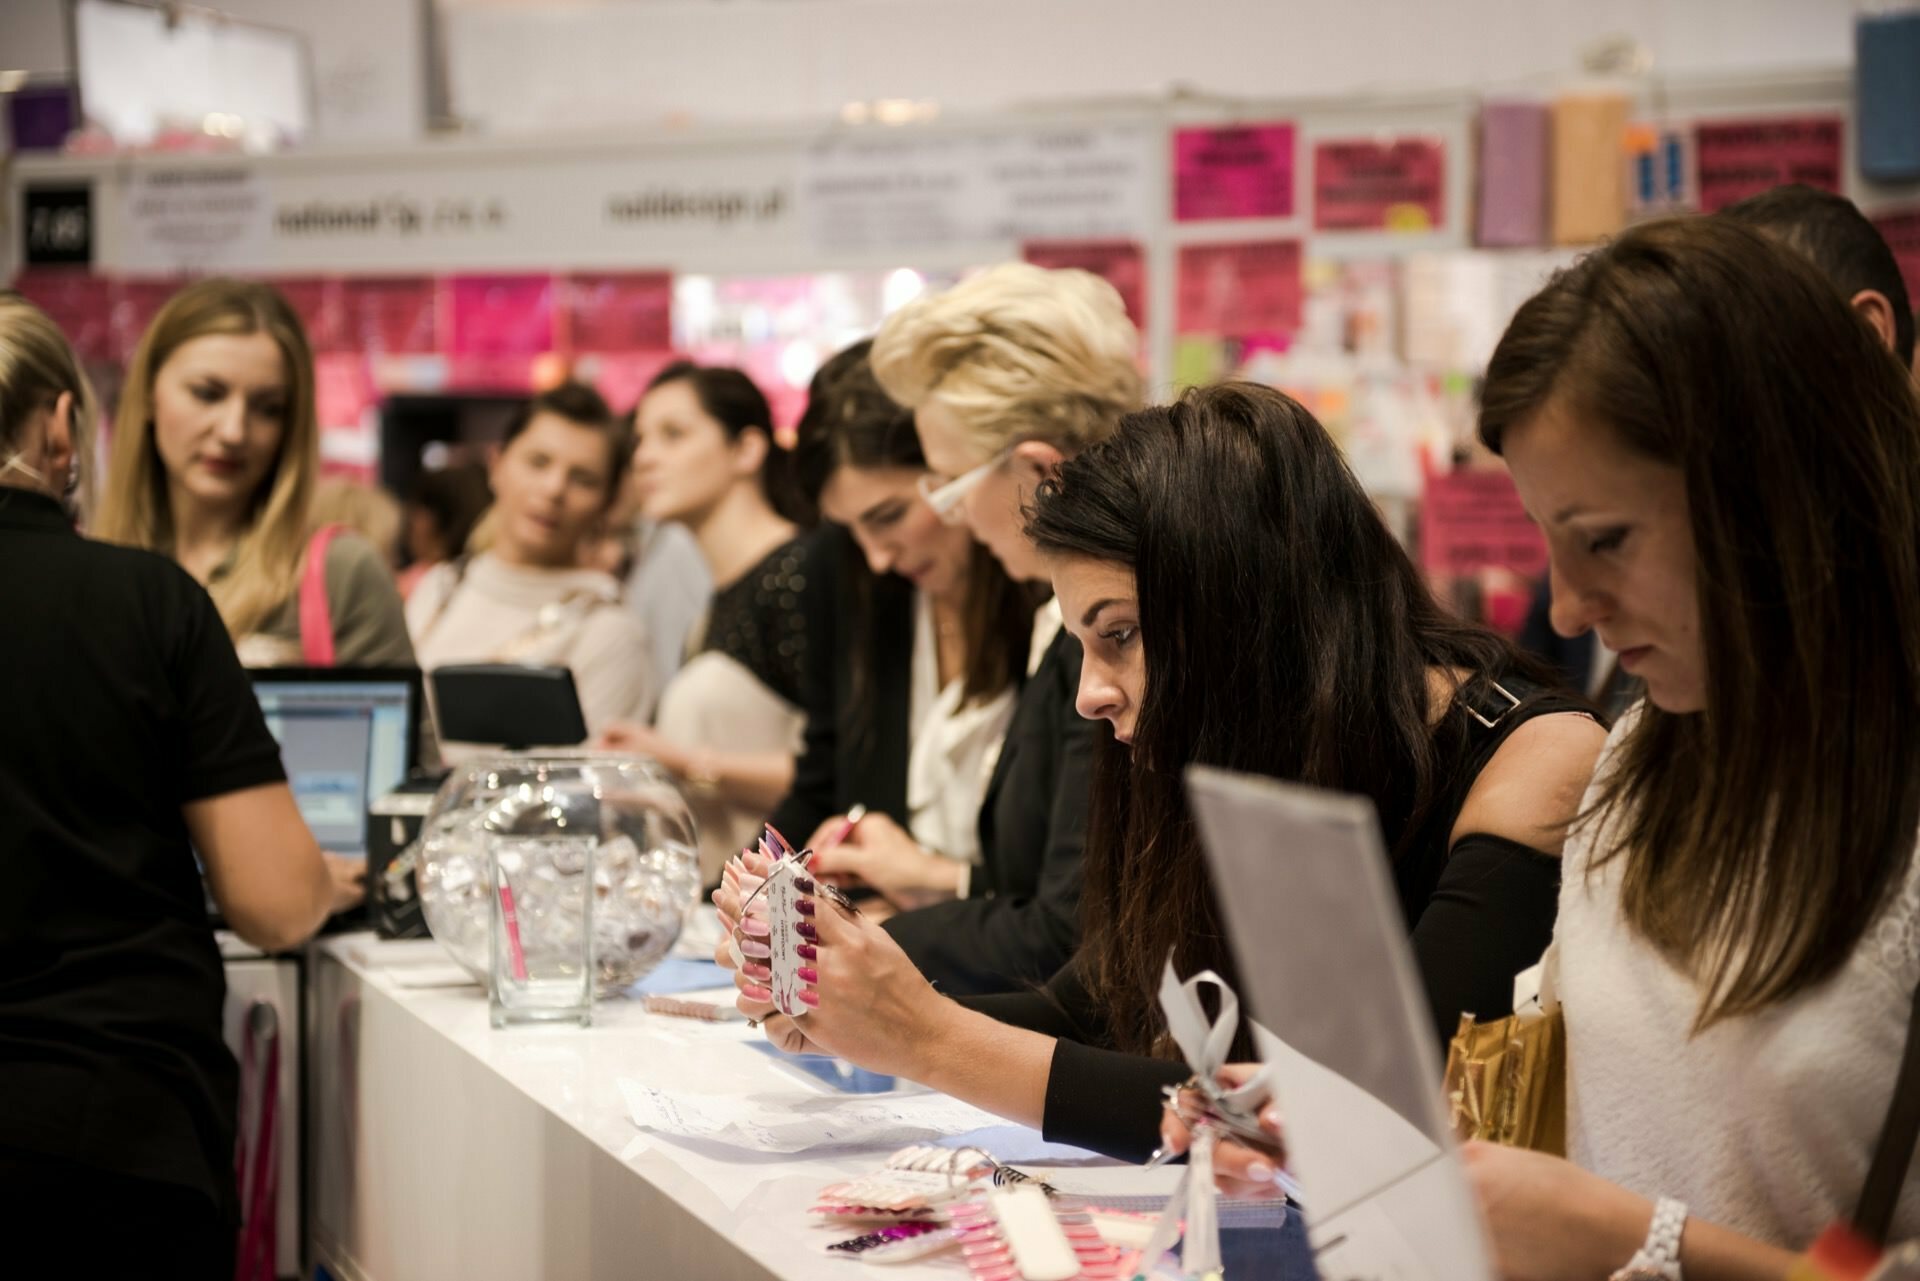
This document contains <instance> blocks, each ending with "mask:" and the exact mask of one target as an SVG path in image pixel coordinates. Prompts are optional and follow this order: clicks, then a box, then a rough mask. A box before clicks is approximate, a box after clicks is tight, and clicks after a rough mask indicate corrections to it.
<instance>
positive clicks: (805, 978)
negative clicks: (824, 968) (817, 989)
mask: <svg viewBox="0 0 1920 1281" xmlns="http://www.w3.org/2000/svg"><path fill="white" fill-rule="evenodd" d="M794 973H795V974H798V975H799V976H800V981H801V982H802V983H818V982H819V981H820V971H818V970H816V969H814V968H813V967H812V966H811V965H803V966H801V967H800V968H799V969H797V970H795V971H794ZM767 977H768V978H772V977H773V974H772V972H771V971H769V972H768V974H767Z"/></svg>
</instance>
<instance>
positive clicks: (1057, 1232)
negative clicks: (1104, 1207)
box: [987, 1187, 1080, 1281]
mask: <svg viewBox="0 0 1920 1281" xmlns="http://www.w3.org/2000/svg"><path fill="white" fill-rule="evenodd" d="M987 1203H988V1204H989V1205H990V1206H992V1207H993V1215H994V1218H996V1219H998V1220H999V1222H1000V1235H1001V1238H1002V1239H1003V1240H1004V1241H1005V1242H1006V1243H1007V1246H1008V1248H1009V1249H1011V1250H1012V1251H1013V1261H1014V1264H1015V1265H1016V1266H1017V1267H1018V1268H1019V1269H1020V1276H1021V1277H1022V1278H1024V1281H1070V1279H1071V1278H1073V1277H1077V1276H1079V1275H1080V1256H1079V1255H1077V1254H1075V1253H1074V1249H1073V1243H1072V1242H1071V1241H1069V1240H1067V1234H1066V1233H1065V1232H1064V1231H1063V1230H1062V1229H1061V1227H1060V1221H1059V1220H1058V1219H1056V1218H1054V1216H1053V1207H1052V1206H1051V1205H1048V1204H1047V1194H1046V1193H1044V1192H1042V1191H1041V1190H1040V1189H1039V1188H1036V1187H1012V1188H1000V1189H997V1190H995V1191H994V1192H993V1193H992V1194H991V1195H989V1196H988V1198H987Z"/></svg>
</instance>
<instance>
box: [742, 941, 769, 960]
mask: <svg viewBox="0 0 1920 1281" xmlns="http://www.w3.org/2000/svg"><path fill="white" fill-rule="evenodd" d="M740 954H741V955H742V956H752V957H757V958H759V959H760V960H762V961H770V960H772V959H773V949H772V948H770V947H768V946H767V945H766V944H765V943H762V942H761V941H760V940H759V939H741V940H740Z"/></svg>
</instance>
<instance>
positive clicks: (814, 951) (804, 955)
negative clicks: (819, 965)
mask: <svg viewBox="0 0 1920 1281" xmlns="http://www.w3.org/2000/svg"><path fill="white" fill-rule="evenodd" d="M793 954H794V955H795V956H797V957H799V958H800V959H801V960H803V961H813V960H818V959H819V957H820V949H819V948H817V947H815V946H814V945H813V944H811V943H801V944H798V945H797V946H795V947H794V949H793Z"/></svg>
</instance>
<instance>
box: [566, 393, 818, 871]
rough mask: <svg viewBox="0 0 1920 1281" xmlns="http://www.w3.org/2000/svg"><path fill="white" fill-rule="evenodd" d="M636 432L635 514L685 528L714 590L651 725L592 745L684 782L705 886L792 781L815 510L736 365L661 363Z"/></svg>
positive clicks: (638, 410) (767, 413) (626, 728)
mask: <svg viewBox="0 0 1920 1281" xmlns="http://www.w3.org/2000/svg"><path fill="white" fill-rule="evenodd" d="M634 438H635V441H634V453H633V465H634V471H635V474H634V487H635V489H636V490H637V492H638V493H639V494H640V514H641V515H642V516H645V517H646V518H647V519H648V520H654V521H677V522H679V523H680V524H682V525H684V526H686V527H687V529H688V531H690V532H691V533H692V534H693V537H694V540H695V541H696V542H698V543H699V544H700V554H701V556H702V557H703V558H704V559H705V560H706V563H707V568H708V570H709V571H710V572H711V573H712V575H713V582H714V593H713V601H712V604H711V605H710V606H709V607H708V610H707V617H706V621H705V623H704V625H703V626H702V627H701V628H699V629H696V631H697V639H696V640H695V642H694V643H693V645H691V646H690V648H691V649H692V650H693V654H692V655H691V656H690V657H689V659H688V660H687V662H686V664H685V665H684V666H683V667H682V668H681V669H680V671H679V672H678V673H676V674H675V676H674V678H673V680H672V681H671V682H669V683H668V685H667V687H666V689H665V690H664V691H663V692H662V693H661V695H660V705H659V711H658V713H657V715H656V718H655V723H654V727H653V728H652V729H647V728H645V727H643V726H640V725H638V724H623V725H619V726H616V727H614V728H613V729H611V730H610V731H609V732H608V733H607V734H606V735H604V736H603V739H602V741H603V743H604V744H605V745H607V746H609V747H615V748H619V749H621V750H625V751H633V752H640V753H642V754H645V755H648V756H651V757H653V758H654V759H656V760H658V761H659V762H660V763H661V764H662V765H664V766H666V767H667V769H669V770H670V771H672V772H673V773H674V774H675V775H676V776H678V777H679V778H680V779H681V780H682V781H683V782H684V783H685V784H687V790H688V792H689V793H690V799H691V801H692V803H693V809H694V815H695V817H696V818H697V819H698V821H699V824H700V855H701V871H702V873H703V874H704V875H705V876H706V877H707V878H708V879H709V880H713V879H717V878H718V877H719V875H720V868H721V865H722V864H724V863H725V862H726V860H727V859H728V858H729V857H730V856H731V855H732V854H733V853H735V852H736V851H738V850H739V849H740V847H741V845H742V844H744V843H746V842H748V841H750V840H752V839H753V837H754V835H755V833H756V832H757V831H758V829H759V826H760V824H762V823H763V822H765V820H766V816H767V814H768V813H770V812H771V811H772V810H773V808H774V807H775V806H776V805H778V804H779V803H780V801H781V799H782V798H783V797H784V796H786V794H787V789H788V788H789V787H790V786H791V785H792V783H793V758H794V754H795V753H796V752H798V751H799V750H800V733H801V728H802V725H803V724H804V721H805V717H804V715H803V714H802V712H801V710H800V702H801V693H802V676H801V673H802V670H803V667H804V664H805V661H806V649H807V635H806V622H805V619H804V617H803V616H802V613H801V607H800V602H801V596H802V595H803V593H804V591H805V588H806V574H805V573H804V571H803V569H802V564H803V562H804V560H805V558H806V543H805V540H804V539H803V537H802V535H801V524H802V523H808V522H810V520H811V516H810V513H806V512H805V509H804V504H803V502H802V501H801V499H800V498H799V496H798V494H797V492H796V490H795V487H794V485H793V476H792V465H791V460H790V459H789V458H788V456H787V453H786V451H785V450H783V449H781V448H780V445H779V444H778V442H777V441H775V439H774V434H773V412H772V410H771V409H770V408H769V407H768V405H767V398H766V397H765V396H764V395H762V394H761V392H760V389H759V388H758V387H756V386H754V384H753V380H752V379H750V378H748V377H747V376H746V375H745V374H744V373H742V372H740V371H739V370H738V369H728V368H722V367H717V366H713V367H703V366H699V365H694V364H691V363H688V362H685V361H682V362H678V363H676V364H672V365H669V366H668V367H667V368H666V369H664V370H662V371H661V372H660V373H659V374H658V375H657V376H656V377H655V378H654V380H653V381H652V382H651V383H650V384H648V386H647V390H646V392H645V394H643V395H642V396H641V398H640V403H639V405H638V406H636V407H635V410H634Z"/></svg>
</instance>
